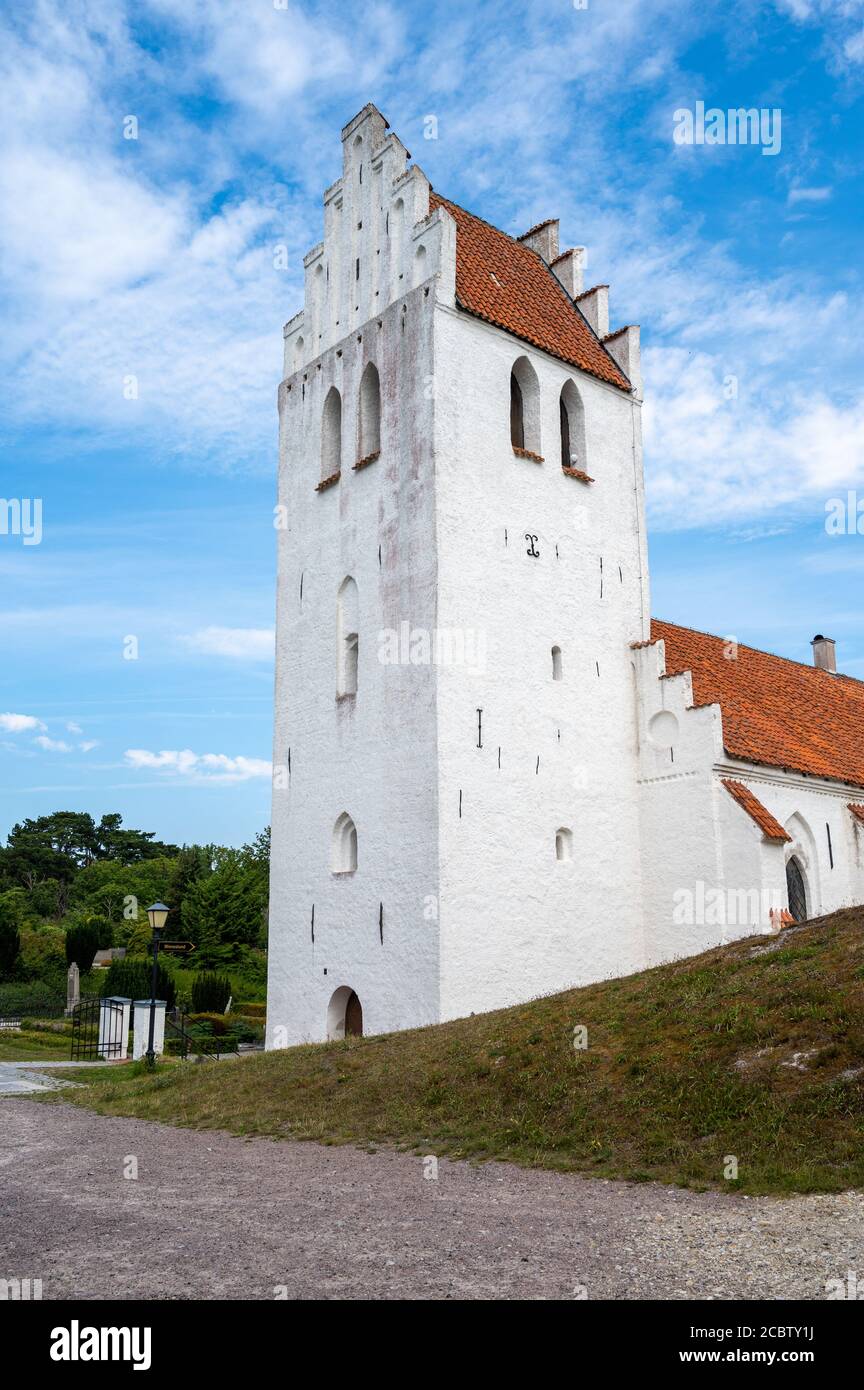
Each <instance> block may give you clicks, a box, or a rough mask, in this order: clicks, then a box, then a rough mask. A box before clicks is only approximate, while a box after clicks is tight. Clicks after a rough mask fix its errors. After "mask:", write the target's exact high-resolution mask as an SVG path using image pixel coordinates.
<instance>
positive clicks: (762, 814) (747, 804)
mask: <svg viewBox="0 0 864 1390" xmlns="http://www.w3.org/2000/svg"><path fill="white" fill-rule="evenodd" d="M722 781H723V785H724V787H725V788H726V790H727V792H728V793H729V795H730V796H734V798H735V800H736V801H737V802H738V803H739V804H740V805H741V806H743V807H744V810H745V811H746V812H747V814H748V816H749V817H750V818H751V820H754V821H755V822H756V824H757V825H758V827H759V829H760V830H761V831H762V834H763V835H767V837H768V839H769V840H791V839H792V836H791V835H789V834H788V833H787V832H786V831H785V830H784V829H783V827H782V825H781V824H780V822H779V820H775V818H774V817H773V816H772V814H771V812H770V811H769V810H768V808H767V806H763V805H762V802H761V801H760V800H759V798H758V796H755V795H754V794H753V792H751V790H750V788H749V787H745V785H744V783H743V782H733V780H732V778H731V777H724V778H723V779H722Z"/></svg>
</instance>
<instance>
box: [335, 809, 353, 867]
mask: <svg viewBox="0 0 864 1390" xmlns="http://www.w3.org/2000/svg"><path fill="white" fill-rule="evenodd" d="M330 868H331V870H332V872H333V873H334V874H351V873H353V872H354V870H355V869H356V868H357V827H356V826H355V824H354V822H353V820H352V819H351V817H350V816H349V815H348V812H347V811H343V812H342V814H341V816H340V817H339V819H338V820H337V821H336V824H335V825H334V827H333V842H332V845H331V850H330Z"/></svg>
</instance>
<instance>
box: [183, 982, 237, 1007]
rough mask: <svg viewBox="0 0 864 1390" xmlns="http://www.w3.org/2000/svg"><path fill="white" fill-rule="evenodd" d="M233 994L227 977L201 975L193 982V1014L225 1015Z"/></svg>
mask: <svg viewBox="0 0 864 1390" xmlns="http://www.w3.org/2000/svg"><path fill="white" fill-rule="evenodd" d="M233 992H234V991H233V988H232V985H231V981H230V980H229V979H228V976H227V975H210V974H204V975H199V976H198V977H197V978H196V979H195V980H193V981H192V1012H193V1014H204V1013H215V1014H223V1013H224V1012H225V1009H226V1008H227V1006H228V1000H229V999H230V998H231V996H232V994H233Z"/></svg>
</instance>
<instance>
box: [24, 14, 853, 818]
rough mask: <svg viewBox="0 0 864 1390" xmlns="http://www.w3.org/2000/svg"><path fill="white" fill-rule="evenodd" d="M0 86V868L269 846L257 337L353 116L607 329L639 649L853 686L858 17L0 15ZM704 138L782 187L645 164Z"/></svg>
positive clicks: (269, 487)
mask: <svg viewBox="0 0 864 1390" xmlns="http://www.w3.org/2000/svg"><path fill="white" fill-rule="evenodd" d="M0 76H2V82H0V105H2V107H3V111H2V135H0V142H2V160H0V266H2V268H0V295H2V299H3V301H4V303H3V308H4V316H3V317H4V324H5V328H4V333H3V335H2V340H0V374H2V378H3V380H2V392H0V399H2V401H3V412H2V423H0V437H2V472H0V496H3V497H5V498H41V499H42V507H43V523H42V525H43V532H42V539H41V542H40V544H38V545H25V544H24V538H23V537H22V536H20V535H18V536H15V535H3V534H0V585H2V604H0V654H2V655H0V771H2V777H0V834H5V833H6V832H7V831H8V829H9V827H10V826H11V825H12V824H13V823H14V822H15V821H16V820H19V819H21V818H22V817H24V816H28V815H29V816H32V815H39V814H43V813H46V812H48V811H50V810H54V809H79V808H80V809H86V810H90V811H92V812H93V813H94V814H97V815H98V814H101V813H103V812H105V811H112V810H119V811H121V812H122V813H123V815H124V817H125V819H126V821H127V823H130V824H134V825H137V826H140V827H142V828H145V829H152V830H154V831H155V832H156V833H157V834H158V835H159V836H160V837H162V838H167V839H173V840H177V841H184V840H185V841H192V840H201V841H207V840H214V841H221V842H224V843H233V844H238V843H241V842H242V841H243V840H245V839H248V838H250V837H251V836H252V835H253V834H254V833H255V831H256V830H258V829H259V828H260V827H261V826H263V825H264V824H266V822H267V820H268V818H269V796H270V784H269V777H268V767H267V763H268V759H269V757H270V724H271V710H272V655H271V651H272V637H271V633H272V625H273V608H274V543H273V530H272V507H273V502H274V472H275V457H276V415H275V391H276V384H277V382H278V379H279V375H280V356H281V327H282V324H283V323H284V322H285V321H286V320H287V319H288V318H289V317H290V316H291V314H293V313H294V312H295V311H296V309H297V308H298V307H299V305H300V299H301V284H302V256H303V254H304V252H305V251H306V250H308V249H309V247H310V246H311V245H313V244H314V243H315V242H316V241H318V240H319V239H320V236H321V201H320V200H321V193H322V191H323V189H324V188H325V187H326V186H327V185H328V184H330V183H331V182H332V181H333V179H334V178H336V177H337V176H338V174H339V172H340V146H339V130H340V127H341V126H342V125H343V124H344V123H345V122H346V121H347V120H349V119H350V118H351V117H352V116H353V115H354V114H355V113H356V112H357V111H358V110H359V109H360V108H361V107H362V106H363V105H364V104H365V103H366V102H367V101H370V100H371V101H374V102H375V103H376V104H377V105H378V106H379V107H380V109H381V110H383V111H384V113H385V114H386V116H387V117H388V119H389V120H390V122H391V125H392V126H393V128H394V129H395V130H396V131H397V133H398V134H399V135H400V136H401V138H402V139H403V140H404V141H405V143H406V144H407V145H408V148H409V149H410V150H411V151H412V154H413V156H414V159H415V160H416V161H417V162H418V163H419V164H420V165H421V166H422V167H423V169H424V170H425V172H426V173H427V174H428V176H429V177H430V179H431V180H432V182H433V185H434V186H435V187H436V188H438V189H439V190H440V191H441V192H442V193H445V194H446V195H447V196H449V197H451V198H454V199H455V200H456V201H458V202H461V203H463V204H464V205H465V206H467V207H469V208H471V209H472V210H473V211H476V212H478V213H480V214H481V215H482V216H484V217H486V218H487V219H488V220H490V221H493V222H495V223H497V224H498V225H499V226H501V227H503V228H505V230H507V231H510V232H516V233H518V232H521V231H524V230H525V229H526V228H527V227H529V226H530V225H532V224H533V223H535V222H537V221H540V220H542V219H543V218H545V217H548V216H558V217H560V219H561V234H562V242H563V244H564V245H574V244H579V245H585V246H586V247H587V248H588V270H587V282H588V283H589V284H595V283H609V284H610V286H611V291H610V304H611V313H612V320H613V325H619V324H623V323H640V324H641V325H642V341H643V353H644V368H645V379H646V406H645V426H646V454H645V463H646V477H647V485H648V502H649V524H650V549H651V564H652V582H653V596H654V597H653V607H654V612H655V613H656V614H657V615H658V616H660V617H664V618H668V619H672V620H673V621H678V622H682V623H686V624H689V625H691V626H695V627H699V628H703V629H706V630H709V631H715V632H719V633H722V634H724V635H726V634H729V635H735V636H737V637H738V639H739V640H741V641H744V642H749V643H752V644H754V645H757V646H762V647H766V648H768V649H770V650H774V651H778V652H781V653H783V654H784V655H787V656H790V657H794V658H796V659H800V660H809V659H810V650H809V639H810V638H811V637H812V636H813V635H814V633H815V632H816V631H817V630H821V631H825V632H828V634H829V635H830V636H833V637H835V638H836V639H837V641H838V649H839V658H840V663H841V666H842V668H843V669H844V670H846V671H847V672H849V673H850V674H854V675H858V676H861V677H864V616H862V611H861V605H860V591H861V581H862V576H864V535H861V536H859V535H854V534H850V535H839V536H836V535H835V536H829V535H828V534H826V529H825V508H826V503H827V502H828V501H829V500H830V499H831V498H833V497H838V496H842V497H845V496H846V494H847V492H848V491H849V490H855V489H857V490H858V496H859V497H860V498H861V499H862V500H864V387H862V379H861V343H862V330H864V297H862V288H864V287H862V278H864V268H862V256H861V239H860V224H861V218H862V211H864V197H862V164H864V142H862V115H861V101H862V88H864V0H722V2H721V0H701V3H700V4H698V5H697V4H682V3H681V0H588V2H587V5H586V6H584V7H582V6H581V5H580V4H579V3H578V2H577V4H574V3H573V2H572V0H550V3H547V4H544V5H539V4H536V3H506V0H496V3H486V0H478V2H477V3H474V4H472V5H470V6H465V5H464V4H455V3H449V2H448V3H434V0H432V3H430V0H422V2H421V3H404V2H403V3H396V0H392V3H375V2H374V0H373V3H369V4H365V5H362V6H361V5H355V6H348V5H345V4H344V3H342V4H290V3H286V4H285V5H284V7H283V4H282V0H276V3H274V0H236V3H235V2H234V0H210V3H206V2H205V3H200V4H194V5H193V4H190V3H188V0H135V3H134V4H131V3H130V4H127V3H123V0H62V3H59V0H53V3H48V0H41V2H40V0H34V3H31V4H28V5H26V6H22V5H19V4H12V3H9V0H7V3H6V4H5V5H3V6H2V8H0ZM699 101H703V102H704V103H705V105H706V107H709V108H710V107H716V108H720V109H722V110H726V109H728V108H734V107H739V106H745V107H751V106H752V107H757V108H760V109H761V108H767V109H771V110H773V109H779V110H780V112H781V119H782V125H781V132H782V142H781V148H780V151H779V153H778V154H777V155H775V156H770V155H765V154H763V153H762V150H761V149H760V148H759V147H758V146H752V145H750V146H732V145H709V144H704V145H690V146H687V145H677V144H676V143H675V142H674V140H673V128H674V118H675V112H676V111H677V110H680V109H684V108H686V109H695V107H696V103H697V102H699ZM429 115H434V116H436V118H437V139H434V140H432V139H424V128H428V123H427V125H426V127H424V118H425V117H427V116H429ZM130 116H131V117H134V118H135V122H137V138H135V139H128V138H124V136H125V134H128V133H129V132H130V131H131V130H133V129H134V125H133V124H130V122H129V121H128V120H127V118H128V117H130ZM280 247H284V248H286V251H287V262H288V269H287V270H286V269H277V268H276V264H274V262H276V261H278V260H279V257H278V256H276V255H275V251H276V248H280ZM732 378H734V382H731V379H732ZM130 638H134V639H135V642H134V643H130V641H129V640H128V639H130ZM136 643H137V655H136V657H135V659H131V660H130V659H127V657H128V656H129V655H130V654H131V653H134V652H135V650H136V645H135V644H136ZM3 711H5V712H6V713H5V714H4V713H2V712H3Z"/></svg>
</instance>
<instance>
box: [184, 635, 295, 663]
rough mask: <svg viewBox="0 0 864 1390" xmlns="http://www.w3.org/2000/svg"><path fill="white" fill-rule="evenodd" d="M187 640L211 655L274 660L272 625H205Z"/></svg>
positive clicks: (244, 659) (197, 649)
mask: <svg viewBox="0 0 864 1390" xmlns="http://www.w3.org/2000/svg"><path fill="white" fill-rule="evenodd" d="M186 641H187V642H188V644H189V646H190V647H192V648H193V649H194V650H195V651H197V652H204V653H206V654H207V655H209V656H227V657H232V658H236V659H238V660H241V661H272V659H273V644H274V641H275V634H274V631H273V629H272V628H270V627H205V628H201V629H200V630H199V631H198V632H195V633H193V634H192V635H191V636H190V637H187V638H186Z"/></svg>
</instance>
